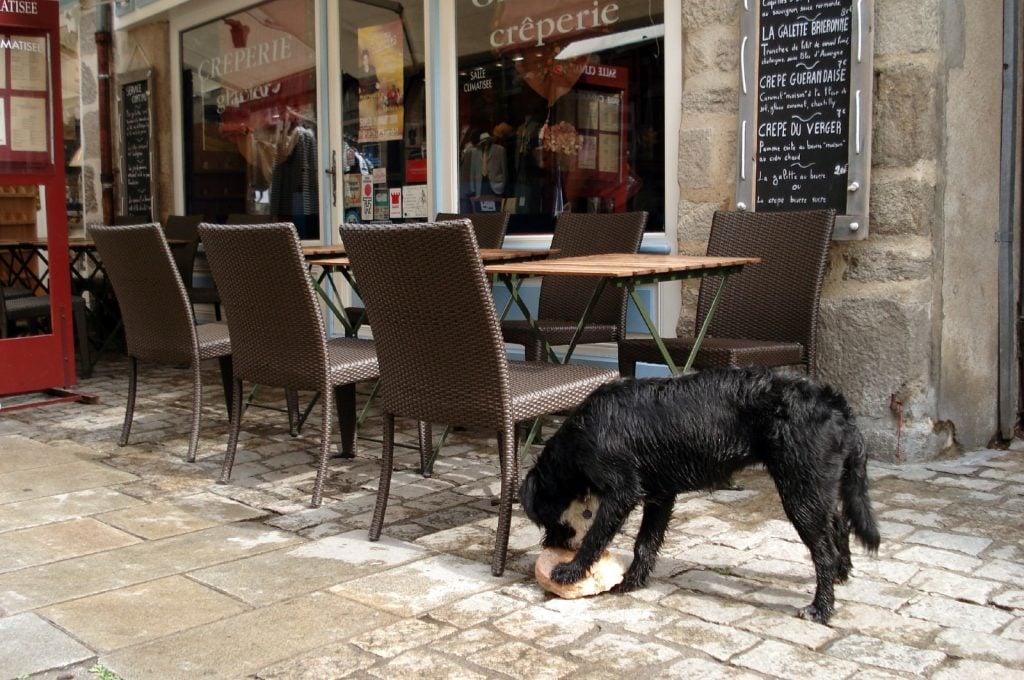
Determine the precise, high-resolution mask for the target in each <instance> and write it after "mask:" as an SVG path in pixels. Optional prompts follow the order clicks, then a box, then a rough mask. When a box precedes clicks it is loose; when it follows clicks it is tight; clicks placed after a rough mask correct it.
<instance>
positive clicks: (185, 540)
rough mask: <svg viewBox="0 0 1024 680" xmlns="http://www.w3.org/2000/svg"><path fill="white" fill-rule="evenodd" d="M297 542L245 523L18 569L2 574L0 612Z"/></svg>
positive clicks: (32, 606) (277, 533) (58, 600)
mask: <svg viewBox="0 0 1024 680" xmlns="http://www.w3.org/2000/svg"><path fill="white" fill-rule="evenodd" d="M300 541H302V539H300V538H299V537H297V536H295V535H293V534H286V533H284V532H281V531H277V530H276V529H270V530H268V529H266V528H262V527H260V526H258V525H253V524H246V523H243V524H236V525H229V526H220V527H213V528H211V529H206V530H204V531H200V532H196V533H193V534H186V535H184V536H176V537H172V538H167V539H163V540H160V541H149V542H144V543H138V544H135V545H131V546H128V547H125V548H120V549H118V550H116V551H108V552H105V553H99V554H95V555H88V556H86V557H80V558H75V559H70V560H64V561H62V562H55V563H53V564H47V565H42V566H39V567H31V568H27V569H21V570H18V571H14V572H10V573H7V574H0V610H2V611H6V612H7V613H16V612H22V611H27V610H30V609H35V608H38V607H45V606H47V605H51V604H55V603H58V602H64V601H66V600H72V599H76V598H79V597H86V596H88V595H95V594H97V593H101V592H105V591H108V590H114V589H115V588H124V587H126V586H130V585H135V584H137V583H142V582H145V581H151V580H153V579H157V578H162V577H164V576H170V575H173V574H179V573H182V572H185V571H189V570H192V569H199V568H202V567H207V566H212V565H214V564H220V563H221V562H226V561H230V560H233V559H238V558H240V557H245V556H248V555H255V554H259V553H261V552H267V551H268V550H273V549H276V548H281V547H284V546H287V545H289V544H294V543H296V542H300Z"/></svg>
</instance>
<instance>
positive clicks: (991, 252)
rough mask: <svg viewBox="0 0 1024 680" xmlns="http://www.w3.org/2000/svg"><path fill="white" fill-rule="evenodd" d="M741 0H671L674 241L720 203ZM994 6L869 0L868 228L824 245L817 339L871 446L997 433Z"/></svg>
mask: <svg viewBox="0 0 1024 680" xmlns="http://www.w3.org/2000/svg"><path fill="white" fill-rule="evenodd" d="M742 4H743V3H742V2H737V1H736V0H683V36H682V44H683V78H682V86H683V91H684V95H683V112H682V131H681V135H680V149H679V154H680V163H679V167H680V175H679V184H680V194H681V197H682V201H681V202H680V210H679V216H678V219H679V224H680V229H679V245H680V252H700V251H701V250H702V249H703V245H704V242H705V241H706V240H707V236H708V234H707V229H708V225H709V224H710V214H711V213H712V212H713V211H714V210H718V209H722V208H731V207H732V206H733V205H734V204H735V196H734V192H735V178H736V158H737V154H736V137H737V108H736V102H737V100H738V97H739V93H738V84H739V71H738V53H739V50H738V42H737V36H738V35H739V31H740V9H741V6H742ZM1002 12H1003V7H1002V2H998V1H996V0H977V1H975V0H971V1H970V2H967V1H966V0H955V1H952V2H950V1H947V0H875V16H874V20H875V25H874V29H875V45H874V50H875V51H874V70H875V74H874V111H873V147H872V175H871V214H870V232H869V236H868V238H867V239H865V240H862V241H844V242H836V243H835V244H834V245H833V248H832V252H831V256H830V266H829V271H828V275H827V279H826V283H825V289H824V292H823V299H822V309H821V324H822V327H821V335H820V347H819V372H820V377H821V378H823V379H824V380H827V381H829V382H831V383H834V384H835V385H837V386H839V387H840V388H841V389H842V390H843V391H844V392H845V394H846V396H847V397H848V399H849V400H850V402H851V404H852V406H853V408H854V411H855V412H856V414H857V417H858V419H859V421H860V424H861V428H862V429H863V430H864V432H865V434H866V438H867V442H868V450H869V452H870V455H871V456H872V457H875V458H879V459H886V460H894V459H897V457H899V458H901V459H903V460H914V459H925V458H932V457H936V456H939V455H942V454H944V453H948V452H950V451H951V450H955V448H954V447H964V448H974V447H978V446H983V445H985V444H987V443H988V442H989V441H990V440H991V439H992V438H993V436H995V435H996V434H997V430H998V421H997V406H998V403H997V400H998V392H997V384H998V372H997V363H998V361H997V359H998V354H999V352H1000V351H1001V348H1000V347H999V346H998V335H997V326H998V316H997V304H996V303H997V295H998V289H997V244H996V232H997V229H998V226H999V204H998V200H999V181H1000V175H999V158H1000V144H999V133H1000V102H1001V92H1002V89H1001V88H1002V84H1001V78H1002V49H1001V45H1002V25H1003V21H1002ZM1018 152H1019V151H1018ZM1018 167H1019V161H1018ZM1018 219H1019V217H1018ZM1018 226H1019V225H1018ZM1018 249H1019V247H1018ZM684 299H687V296H684ZM688 299H689V301H688V302H684V306H685V305H687V304H689V305H691V306H692V304H693V296H692V295H691V296H688ZM691 308H692V307H691ZM681 318H682V319H692V318H693V315H692V313H689V314H688V313H684V314H682V316H681ZM684 330H688V329H684ZM1002 349H1003V351H1010V352H1015V347H1012V348H1002Z"/></svg>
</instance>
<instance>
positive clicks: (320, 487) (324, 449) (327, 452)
mask: <svg viewBox="0 0 1024 680" xmlns="http://www.w3.org/2000/svg"><path fill="white" fill-rule="evenodd" d="M320 394H321V396H320V399H321V402H320V410H321V412H322V414H323V415H322V418H321V423H320V459H319V460H318V461H317V466H316V481H315V482H314V483H313V500H312V502H311V505H312V506H313V507H314V508H318V507H320V502H321V501H322V500H323V496H324V478H325V477H327V461H328V460H329V459H330V457H331V421H332V420H333V419H334V413H333V411H334V404H333V403H332V402H333V401H334V390H332V389H331V388H330V387H329V386H327V385H324V386H323V387H322V388H321V389H320Z"/></svg>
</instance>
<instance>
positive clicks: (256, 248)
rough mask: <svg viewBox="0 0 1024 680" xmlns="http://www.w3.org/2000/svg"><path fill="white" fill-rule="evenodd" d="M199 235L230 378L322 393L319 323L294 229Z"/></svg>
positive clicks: (222, 229) (281, 226)
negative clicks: (222, 326) (223, 327)
mask: <svg viewBox="0 0 1024 680" xmlns="http://www.w3.org/2000/svg"><path fill="white" fill-rule="evenodd" d="M199 237H200V238H201V239H202V241H203V245H204V247H205V248H206V259H207V261H208V262H209V263H210V272H211V274H213V280H214V283H215V284H216V285H217V290H218V292H219V293H220V300H221V304H222V305H223V307H224V313H225V315H226V317H227V322H228V332H229V333H230V334H231V354H232V362H233V365H234V366H233V370H234V375H235V377H237V378H239V379H241V380H250V381H253V382H257V383H261V384H264V385H273V386H277V387H288V388H293V389H299V390H301V389H320V387H321V386H322V383H323V381H324V379H325V377H326V375H327V346H326V339H325V338H326V336H325V327H324V320H323V316H322V314H321V311H320V304H319V302H318V301H317V296H316V293H315V292H314V291H313V285H312V282H311V281H310V278H309V272H308V270H307V268H306V263H305V259H304V258H303V255H302V245H301V244H300V243H299V236H298V234H297V233H296V231H295V226H294V225H292V224H291V223H290V222H278V223H274V224H236V225H224V224H207V223H203V224H200V225H199Z"/></svg>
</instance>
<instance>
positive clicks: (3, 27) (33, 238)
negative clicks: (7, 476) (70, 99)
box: [0, 0, 87, 395]
mask: <svg viewBox="0 0 1024 680" xmlns="http://www.w3.org/2000/svg"><path fill="white" fill-rule="evenodd" d="M59 49H60V18H59V3H58V2H57V1H56V0H0V187H9V188H12V191H11V192H10V193H20V192H19V191H18V189H17V188H18V187H22V188H24V187H31V188H33V189H35V191H31V192H30V193H31V194H32V195H37V196H38V197H39V198H38V205H36V206H35V208H36V211H35V213H34V214H33V212H32V210H28V211H26V213H25V214H26V217H25V219H24V223H23V224H21V225H18V226H17V231H14V230H13V228H11V227H9V225H0V243H6V244H7V245H5V246H4V247H5V248H6V252H7V257H4V254H5V252H4V251H3V250H0V260H2V261H0V283H3V285H5V286H6V285H12V286H16V285H19V284H20V283H22V281H21V280H19V279H18V277H17V276H16V273H17V272H16V266H15V263H16V261H17V259H16V258H15V256H14V249H13V248H12V247H11V246H10V242H11V241H15V240H20V241H23V242H25V243H26V244H29V243H31V244H34V245H31V246H29V245H26V246H25V247H24V248H20V249H18V251H17V257H18V258H22V261H25V262H28V265H27V266H29V267H32V268H33V271H34V272H35V274H36V275H37V276H41V277H42V278H41V282H42V283H43V284H44V286H45V288H39V289H37V290H36V291H35V292H36V293H37V294H41V293H42V292H44V291H45V292H46V293H47V294H48V296H49V298H48V299H49V300H50V324H49V325H48V326H43V327H42V329H43V330H41V331H34V332H33V331H29V332H28V333H27V334H21V335H19V334H18V333H23V330H21V329H15V330H16V331H17V332H16V333H15V334H14V337H7V338H3V339H0V395H12V394H19V393H26V392H36V391H44V390H49V389H52V388H63V387H69V386H71V385H74V383H75V382H76V377H75V363H74V356H75V355H74V336H73V334H72V308H71V283H70V276H71V272H70V269H69V266H70V265H69V262H68V225H67V213H66V211H65V185H64V162H63V151H62V147H61V144H60V140H61V139H62V135H61V134H60V132H59V130H60V121H61V120H62V118H61V100H60V97H59V96H57V95H58V94H59V93H60V91H61V90H60V53H59ZM5 231H6V232H7V233H5ZM40 244H45V246H43V245H40ZM32 248H41V249H44V251H45V256H46V265H45V266H44V265H42V264H41V260H39V259H38V258H36V259H33V258H32V255H31V249H32ZM26 252H27V253H28V255H26ZM41 252H42V251H41ZM83 340H84V341H86V342H87V340H85V339H83Z"/></svg>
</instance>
